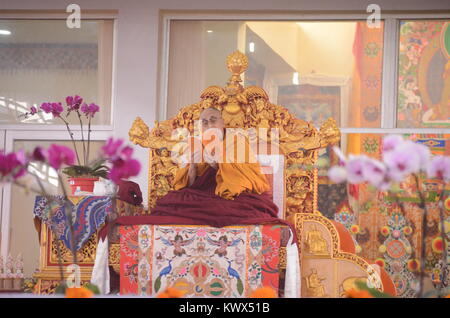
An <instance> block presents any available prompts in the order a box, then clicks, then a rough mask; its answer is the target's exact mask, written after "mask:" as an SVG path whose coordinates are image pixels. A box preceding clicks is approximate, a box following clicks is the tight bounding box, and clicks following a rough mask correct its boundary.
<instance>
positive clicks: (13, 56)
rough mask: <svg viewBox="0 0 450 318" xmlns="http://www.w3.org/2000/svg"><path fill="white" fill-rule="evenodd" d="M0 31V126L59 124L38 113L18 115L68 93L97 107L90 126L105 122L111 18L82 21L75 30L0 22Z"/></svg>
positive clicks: (57, 23)
mask: <svg viewBox="0 0 450 318" xmlns="http://www.w3.org/2000/svg"><path fill="white" fill-rule="evenodd" d="M0 30H3V32H1V33H0V124H19V123H30V124H33V123H38V124H39V123H40V124H59V125H61V124H63V123H62V122H61V121H59V120H58V119H57V118H55V119H54V118H53V117H52V116H51V115H48V116H47V114H44V113H38V114H36V115H34V116H31V117H29V118H25V117H24V116H23V115H24V113H26V112H27V111H29V109H30V107H31V106H33V105H34V106H39V105H40V104H41V103H43V102H59V101H60V102H62V103H63V104H65V97H66V96H68V95H80V96H82V97H84V98H85V100H86V102H89V103H96V104H98V105H99V106H101V107H102V111H101V112H99V113H98V115H97V116H95V117H94V119H93V124H110V123H111V120H110V117H111V83H112V81H111V78H112V42H113V20H97V21H96V20H89V21H87V20H83V21H82V22H81V28H79V29H69V28H67V26H66V21H65V20H0ZM70 117H72V118H70ZM70 117H69V119H70V123H73V124H76V123H77V121H78V119H77V118H76V116H70Z"/></svg>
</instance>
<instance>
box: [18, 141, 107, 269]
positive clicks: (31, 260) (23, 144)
mask: <svg viewBox="0 0 450 318" xmlns="http://www.w3.org/2000/svg"><path fill="white" fill-rule="evenodd" d="M52 143H56V144H59V145H64V146H67V147H72V142H71V141H59V140H58V141H47V140H45V141H43V140H33V141H29V140H16V141H15V142H14V151H17V150H19V149H24V150H25V151H30V152H31V151H32V150H33V149H34V148H35V147H36V146H42V147H44V148H48V147H49V146H50V145H51V144H52ZM77 143H78V144H77V147H78V148H79V149H80V147H81V143H80V142H77ZM103 144H104V142H103V141H92V142H91V152H90V157H91V158H90V160H93V159H95V158H96V157H97V155H98V152H99V150H100V147H101V146H103ZM29 169H30V170H31V171H32V172H33V173H35V174H36V175H37V176H38V177H39V178H40V180H41V182H42V183H43V185H44V186H45V188H46V189H47V191H48V193H52V194H57V193H58V186H59V180H58V176H57V173H56V171H55V170H54V169H53V168H48V167H47V166H43V165H41V164H37V163H36V164H32V165H31V166H30V167H29ZM62 179H63V182H64V186H65V188H66V189H67V191H70V190H69V185H68V182H67V177H66V176H64V175H63V177H62ZM32 187H33V188H34V187H36V188H38V187H37V183H36V182H34V183H33V184H32ZM36 195H37V194H36V193H34V192H29V193H27V192H25V190H24V189H23V188H21V187H19V186H16V185H13V186H12V189H11V209H10V211H11V212H10V234H9V235H10V246H9V251H10V253H11V255H13V257H17V256H18V255H19V254H22V257H23V261H24V274H25V277H31V276H32V274H33V272H34V271H35V270H36V269H38V267H39V236H38V233H37V231H36V229H35V225H34V222H33V217H34V215H33V208H34V202H35V198H36ZM24 238H26V240H24Z"/></svg>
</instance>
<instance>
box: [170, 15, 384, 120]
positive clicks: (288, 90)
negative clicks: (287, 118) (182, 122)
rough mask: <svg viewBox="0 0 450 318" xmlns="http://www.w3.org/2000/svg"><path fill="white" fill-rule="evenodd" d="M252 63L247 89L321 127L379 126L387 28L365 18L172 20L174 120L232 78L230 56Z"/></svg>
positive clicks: (171, 63) (245, 78)
mask: <svg viewBox="0 0 450 318" xmlns="http://www.w3.org/2000/svg"><path fill="white" fill-rule="evenodd" d="M236 49H238V50H240V51H241V52H243V53H245V54H246V55H247V57H248V58H249V66H248V69H247V71H246V72H245V73H244V75H243V76H242V77H243V80H244V83H243V84H244V86H249V85H257V86H260V87H262V88H264V89H265V91H266V92H267V93H268V95H269V98H270V101H271V102H272V103H273V104H278V105H283V106H285V107H287V108H288V109H289V110H290V111H291V112H292V113H293V114H295V115H296V116H297V117H299V118H302V119H305V120H308V121H312V122H314V124H315V125H316V126H320V124H321V123H322V122H323V121H324V120H325V119H327V118H328V117H333V118H335V119H336V121H337V122H338V125H339V126H341V127H380V123H381V75H382V74H381V71H382V63H383V24H381V27H380V28H374V29H370V28H368V27H367V25H366V21H363V22H362V21H361V22H359V21H321V22H280V21H172V22H171V27H170V54H169V63H168V65H169V78H168V97H167V102H168V105H167V118H171V117H173V116H174V115H175V114H176V113H177V112H178V110H179V109H180V108H181V107H184V106H186V105H190V104H193V103H196V102H198V101H199V99H200V94H201V92H202V91H203V90H204V89H205V88H206V87H208V86H211V85H219V86H222V87H223V86H225V84H226V82H227V81H228V79H229V78H230V75H231V74H230V73H229V72H228V70H227V68H226V57H227V55H229V54H230V53H232V52H233V51H235V50H236Z"/></svg>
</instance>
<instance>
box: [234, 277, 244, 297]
mask: <svg viewBox="0 0 450 318" xmlns="http://www.w3.org/2000/svg"><path fill="white" fill-rule="evenodd" d="M236 288H237V290H238V293H239V295H242V293H243V292H244V285H243V284H242V280H241V279H240V278H237V284H236Z"/></svg>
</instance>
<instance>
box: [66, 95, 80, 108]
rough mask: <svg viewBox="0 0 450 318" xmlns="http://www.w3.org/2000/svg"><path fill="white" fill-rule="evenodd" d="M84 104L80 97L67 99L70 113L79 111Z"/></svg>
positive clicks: (68, 97)
mask: <svg viewBox="0 0 450 318" xmlns="http://www.w3.org/2000/svg"><path fill="white" fill-rule="evenodd" d="M82 102H83V98H81V97H80V96H78V95H75V96H67V97H66V104H67V109H68V111H69V112H70V111H72V110H77V109H79V108H80V106H81V103H82Z"/></svg>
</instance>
